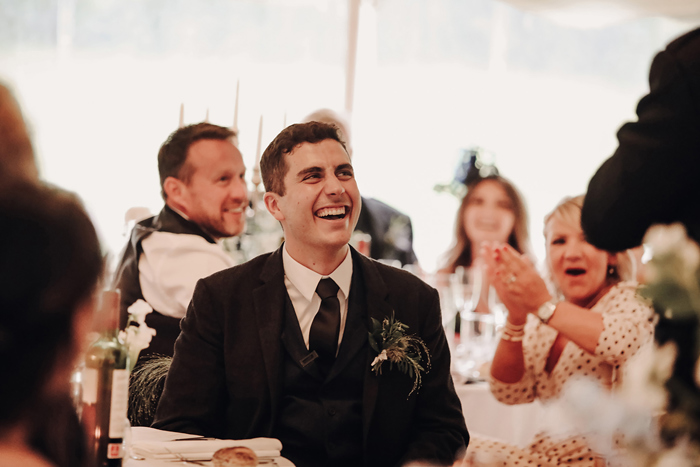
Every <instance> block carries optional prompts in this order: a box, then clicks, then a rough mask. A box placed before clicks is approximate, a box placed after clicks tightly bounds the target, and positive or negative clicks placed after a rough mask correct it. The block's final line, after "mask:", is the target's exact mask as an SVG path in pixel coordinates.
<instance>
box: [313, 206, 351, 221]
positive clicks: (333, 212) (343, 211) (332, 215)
mask: <svg viewBox="0 0 700 467" xmlns="http://www.w3.org/2000/svg"><path fill="white" fill-rule="evenodd" d="M348 211H349V208H348V207H347V206H339V207H332V208H322V209H319V210H318V211H316V217H320V218H321V219H329V220H334V219H343V218H344V217H345V216H346V215H347V213H348Z"/></svg>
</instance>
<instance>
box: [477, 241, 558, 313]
mask: <svg viewBox="0 0 700 467" xmlns="http://www.w3.org/2000/svg"><path fill="white" fill-rule="evenodd" d="M481 256H482V257H483V258H484V261H485V266H484V269H485V273H486V274H487V276H488V278H489V281H490V282H491V285H493V286H494V287H495V288H496V292H497V293H498V296H499V297H500V299H501V301H502V302H503V304H504V305H505V306H506V308H508V312H509V318H508V319H509V320H510V321H511V322H513V323H515V324H520V323H524V322H525V321H526V319H527V314H528V313H534V312H536V311H537V309H538V308H539V307H540V306H541V305H542V304H543V303H545V302H546V301H548V300H550V299H551V298H552V296H551V295H550V293H549V291H548V290H547V286H546V285H545V283H544V280H542V278H541V277H540V275H539V274H538V273H537V270H536V269H535V267H534V266H533V265H532V263H531V262H530V260H529V259H528V258H527V257H525V256H523V255H521V254H519V253H518V252H517V251H515V250H514V249H513V247H511V246H510V245H508V244H503V243H495V242H494V243H490V242H486V243H484V244H483V245H482V247H481Z"/></svg>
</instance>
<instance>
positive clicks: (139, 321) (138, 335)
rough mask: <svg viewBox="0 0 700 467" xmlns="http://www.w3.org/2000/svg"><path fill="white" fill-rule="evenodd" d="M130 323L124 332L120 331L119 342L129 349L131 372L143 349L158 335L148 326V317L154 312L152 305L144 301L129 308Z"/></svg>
mask: <svg viewBox="0 0 700 467" xmlns="http://www.w3.org/2000/svg"><path fill="white" fill-rule="evenodd" d="M127 311H128V312H129V322H128V324H127V326H126V329H125V330H124V331H119V340H121V341H122V342H123V343H124V345H126V346H127V348H128V349H129V371H130V372H131V370H133V369H134V365H135V364H136V361H137V360H138V358H139V354H140V353H141V351H142V350H143V349H145V348H146V347H148V346H149V345H150V343H151V339H153V336H155V335H156V330H155V329H153V328H150V327H148V325H147V324H146V315H147V314H149V313H150V312H152V311H153V308H152V307H151V305H149V304H148V303H147V302H145V301H144V300H141V299H139V300H136V301H135V302H134V303H133V304H132V305H131V306H130V307H129V308H127Z"/></svg>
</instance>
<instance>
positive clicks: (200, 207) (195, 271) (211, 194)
mask: <svg viewBox="0 0 700 467" xmlns="http://www.w3.org/2000/svg"><path fill="white" fill-rule="evenodd" d="M234 136H235V133H234V132H233V131H231V130H230V129H228V128H224V127H221V126H217V125H212V124H210V123H199V124H196V125H189V126H186V127H183V128H180V129H178V130H177V131H175V132H173V133H172V134H171V135H170V136H169V137H168V139H167V140H166V141H165V143H163V145H162V146H161V148H160V151H159V152H158V172H159V174H160V184H161V194H162V196H163V199H164V200H165V206H163V209H162V210H161V211H160V213H159V214H158V215H156V216H154V217H151V218H148V219H146V220H143V221H141V222H139V223H138V224H136V226H135V227H134V229H133V230H132V231H131V236H130V239H129V242H128V244H127V246H126V248H125V249H124V252H123V255H122V258H121V261H120V263H119V266H118V267H117V270H116V273H115V278H114V285H115V288H118V289H120V290H121V293H122V295H121V327H122V328H123V327H124V326H125V325H126V321H127V318H128V311H127V308H128V307H129V306H131V305H132V304H133V303H134V302H135V301H136V300H138V299H143V300H145V301H146V302H148V304H149V305H150V306H151V307H152V308H153V310H154V311H153V312H152V313H149V314H148V315H147V316H146V324H147V325H148V326H149V327H151V328H153V329H155V330H156V335H155V336H154V337H153V340H151V344H150V346H149V347H148V348H147V349H144V350H143V351H142V352H141V354H140V357H139V360H142V359H143V357H146V356H148V355H151V354H160V355H167V356H172V355H173V346H174V344H175V340H176V339H177V337H178V335H179V334H180V319H182V317H183V316H185V311H186V310H187V305H188V303H189V302H190V299H191V298H192V293H193V292H194V287H195V284H196V282H197V280H199V279H201V278H202V277H206V276H208V275H210V274H213V273H215V272H218V271H221V270H223V269H226V268H228V267H231V266H233V264H234V263H233V259H232V258H231V256H229V255H228V254H227V253H226V252H225V251H224V249H223V248H222V245H221V244H220V241H221V240H222V239H223V238H225V237H232V236H235V235H238V234H240V233H241V232H242V231H243V228H244V227H245V210H246V207H247V206H248V194H247V187H246V182H245V178H244V175H245V165H244V163H243V158H242V156H241V153H240V152H239V151H238V149H237V148H236V146H234V144H233V142H232V138H233V137H234Z"/></svg>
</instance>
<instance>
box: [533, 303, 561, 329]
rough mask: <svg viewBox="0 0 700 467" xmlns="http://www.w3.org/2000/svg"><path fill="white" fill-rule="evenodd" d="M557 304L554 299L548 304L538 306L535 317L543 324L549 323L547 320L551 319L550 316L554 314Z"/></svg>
mask: <svg viewBox="0 0 700 467" xmlns="http://www.w3.org/2000/svg"><path fill="white" fill-rule="evenodd" d="M558 303H559V302H558V301H557V300H555V299H551V300H550V301H548V302H544V303H543V304H542V306H540V307H539V308H538V309H537V311H536V312H535V315H536V316H537V317H538V318H539V319H540V321H542V322H543V323H544V324H547V323H549V320H550V319H552V315H553V314H554V310H556V309H557V304H558Z"/></svg>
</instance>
